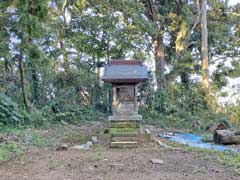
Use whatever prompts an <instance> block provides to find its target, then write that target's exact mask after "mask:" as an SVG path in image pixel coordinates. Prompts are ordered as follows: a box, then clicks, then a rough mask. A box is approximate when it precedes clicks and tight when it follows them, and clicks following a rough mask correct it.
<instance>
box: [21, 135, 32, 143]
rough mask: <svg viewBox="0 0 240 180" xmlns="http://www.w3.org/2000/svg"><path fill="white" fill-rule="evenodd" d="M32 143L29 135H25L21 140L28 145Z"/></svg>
mask: <svg viewBox="0 0 240 180" xmlns="http://www.w3.org/2000/svg"><path fill="white" fill-rule="evenodd" d="M31 141H32V137H31V136H30V135H25V136H24V138H23V142H24V143H25V144H26V145H28V144H30V142H31Z"/></svg>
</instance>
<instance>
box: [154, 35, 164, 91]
mask: <svg viewBox="0 0 240 180" xmlns="http://www.w3.org/2000/svg"><path fill="white" fill-rule="evenodd" d="M153 44H154V58H155V67H156V78H157V86H158V88H163V87H164V85H165V78H164V43H163V38H162V37H161V36H160V35H158V36H157V37H156V38H154V41H153Z"/></svg>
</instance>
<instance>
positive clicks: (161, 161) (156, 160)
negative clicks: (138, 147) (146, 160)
mask: <svg viewBox="0 0 240 180" xmlns="http://www.w3.org/2000/svg"><path fill="white" fill-rule="evenodd" d="M150 161H151V163H153V164H164V163H165V162H164V161H163V160H161V159H151V160H150Z"/></svg>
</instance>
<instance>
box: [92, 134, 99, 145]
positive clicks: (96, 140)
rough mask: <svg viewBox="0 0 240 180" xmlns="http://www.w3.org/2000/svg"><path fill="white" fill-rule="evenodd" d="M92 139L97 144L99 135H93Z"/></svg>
mask: <svg viewBox="0 0 240 180" xmlns="http://www.w3.org/2000/svg"><path fill="white" fill-rule="evenodd" d="M91 140H92V142H93V143H94V144H96V143H97V142H98V138H97V136H92V137H91Z"/></svg>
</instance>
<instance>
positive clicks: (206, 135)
mask: <svg viewBox="0 0 240 180" xmlns="http://www.w3.org/2000/svg"><path fill="white" fill-rule="evenodd" d="M201 136H202V141H203V142H213V134H212V133H204V134H202V135H201Z"/></svg>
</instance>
